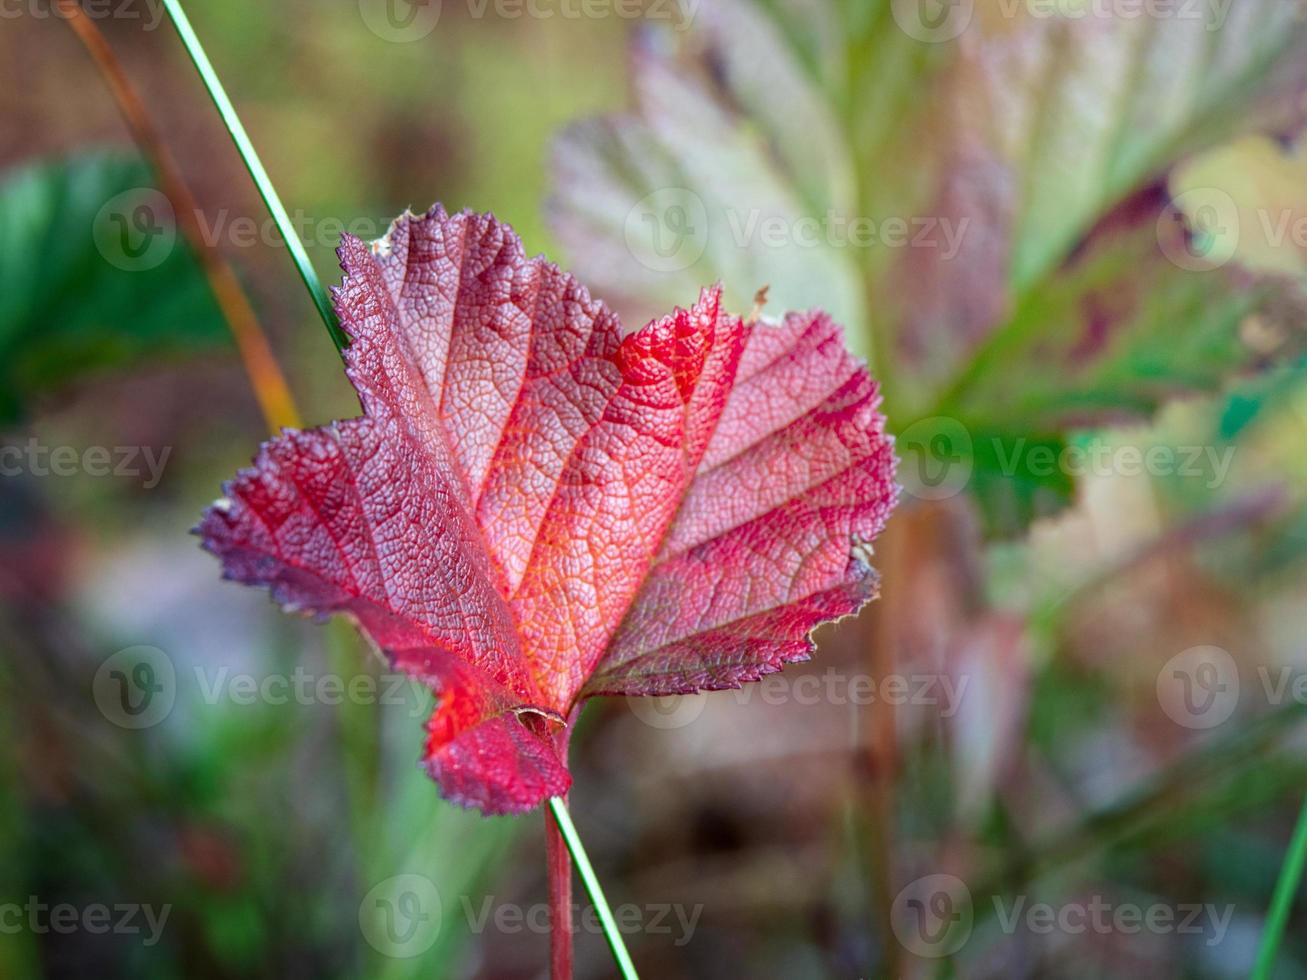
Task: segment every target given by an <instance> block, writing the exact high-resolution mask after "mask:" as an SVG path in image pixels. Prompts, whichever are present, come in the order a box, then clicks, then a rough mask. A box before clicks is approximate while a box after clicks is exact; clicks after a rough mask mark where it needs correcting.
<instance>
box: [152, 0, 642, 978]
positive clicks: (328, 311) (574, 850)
mask: <svg viewBox="0 0 1307 980" xmlns="http://www.w3.org/2000/svg"><path fill="white" fill-rule="evenodd" d="M163 3H164V8H165V9H166V10H167V11H168V16H169V17H170V18H172V22H173V26H174V27H175V28H177V33H178V35H179V36H180V37H181V39H182V44H184V45H185V47H186V51H187V53H188V54H189V55H190V57H191V61H192V62H193V63H194V64H195V70H196V71H198V72H199V74H200V78H201V79H202V80H203V81H204V86H205V88H206V89H208V92H209V96H210V98H212V99H213V104H214V106H215V107H217V109H218V113H219V115H221V116H222V121H223V123H224V124H225V125H226V127H227V131H228V132H229V133H230V134H231V138H232V142H234V143H235V144H236V149H237V150H238V151H239V152H240V155H241V159H242V160H244V162H245V169H246V170H248V171H249V173H250V177H251V178H252V179H253V180H254V184H255V186H256V187H257V188H258V190H259V195H260V196H261V197H262V198H263V201H264V203H265V204H266V205H267V206H268V210H269V212H271V214H272V217H273V220H274V221H276V223H277V227H278V229H279V230H280V231H281V234H282V237H283V238H285V240H286V246H287V247H288V248H289V249H290V253H291V257H292V258H293V259H294V260H295V266H296V268H297V269H298V270H299V274H300V279H302V280H303V282H304V285H305V287H306V288H307V289H308V291H309V295H310V296H312V297H313V303H314V305H315V306H316V307H317V308H318V313H319V314H321V316H322V322H323V323H325V324H326V326H327V332H328V333H330V334H331V339H332V340H333V341H334V342H335V344H336V348H337V350H343V349H344V346H345V335H344V333H343V332H342V331H341V329H340V324H339V323H337V321H336V315H335V313H334V312H333V311H332V308H331V302H330V300H329V299H328V298H327V292H326V290H325V289H323V288H322V283H321V281H320V280H319V279H318V275H317V273H316V272H315V271H314V270H313V265H312V264H311V263H310V262H309V256H308V253H307V252H305V250H304V243H303V242H301V241H300V239H299V236H298V235H296V234H295V230H294V229H293V228H292V227H291V224H290V217H289V216H288V215H287V214H286V209H285V208H284V207H283V206H282V203H281V198H280V197H278V196H277V191H276V188H274V187H273V186H272V180H271V178H269V177H268V172H267V171H266V170H264V169H263V164H262V163H261V162H260V161H259V155H258V153H256V152H255V150H254V145H253V144H252V143H251V142H250V138H249V135H248V134H247V133H246V132H245V127H244V126H243V125H241V121H240V118H239V117H238V116H237V115H236V109H235V108H234V107H233V106H232V104H231V100H230V99H228V98H227V93H226V90H224V89H223V87H222V82H221V81H219V80H218V75H217V73H216V72H215V71H214V69H213V65H212V63H211V62H210V61H209V58H208V55H206V54H205V53H204V47H203V46H202V45H201V44H200V39H199V38H198V37H197V36H196V34H195V30H194V29H193V28H192V27H191V23H190V21H189V20H187V18H186V14H185V13H184V12H183V11H182V8H181V4H180V3H179V2H178V0H163ZM549 808H550V810H551V811H552V812H553V815H554V821H555V823H556V826H557V828H558V831H559V833H560V834H561V835H562V838H563V842H564V843H565V844H566V845H567V850H568V853H570V854H571V855H572V860H573V861H574V862H575V863H576V869H577V873H578V874H580V876H581V883H582V884H583V885H584V886H585V890H586V893H587V894H588V895H589V896H590V900H591V901H592V902H594V905H595V909H596V911H597V912H598V914H599V921H600V923H601V924H602V926H603V930H604V936H605V938H606V939H607V940H608V946H609V948H610V949H612V951H613V958H614V959H615V960H616V961H617V966H618V969H619V970H620V971H621V974H622V976H623V977H624V978H626V980H639V977H638V974H637V973H636V972H635V966H634V964H633V963H632V962H631V956H630V954H629V953H628V952H627V951H626V943H625V942H624V941H623V940H622V934H621V932H619V931H618V928H617V922H616V920H615V919H614V918H613V912H612V909H610V908H609V907H608V900H607V899H606V898H605V897H604V890H603V888H601V887H600V885H599V878H598V877H597V876H596V875H595V872H594V868H593V867H592V866H591V864H590V859H589V857H588V856H587V855H586V853H585V847H584V846H583V845H582V843H581V837H580V835H579V834H577V832H576V826H575V825H574V824H573V823H572V817H571V815H570V814H569V813H568V812H567V804H566V803H564V802H563V800H562V799H560V798H559V797H553V798H552V799H550V801H549Z"/></svg>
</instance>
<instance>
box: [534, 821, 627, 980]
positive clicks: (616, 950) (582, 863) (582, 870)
mask: <svg viewBox="0 0 1307 980" xmlns="http://www.w3.org/2000/svg"><path fill="white" fill-rule="evenodd" d="M549 809H550V810H551V811H553V814H554V820H555V821H557V823H558V830H559V832H560V833H562V835H563V842H564V843H565V844H567V849H568V851H570V852H571V855H572V863H573V864H575V865H576V870H577V873H578V874H579V875H580V876H581V884H583V885H584V886H585V891H586V894H587V895H589V896H590V901H592V902H594V906H595V911H596V912H598V913H599V923H600V925H602V926H603V929H604V938H605V939H607V940H608V948H609V949H611V950H612V951H613V959H615V960H616V961H617V968H618V970H619V971H621V974H622V976H623V978H625V980H639V974H637V973H636V972H635V964H634V963H632V962H631V954H630V953H628V952H627V951H626V943H625V941H623V939H622V934H621V932H620V931H619V930H618V928H617V920H616V919H614V918H613V910H612V909H610V908H609V907H608V899H607V898H605V897H604V890H603V888H601V887H600V886H599V878H598V876H597V875H596V874H595V870H594V868H593V867H591V865H590V858H589V857H587V856H586V853H585V847H584V846H583V845H582V844H581V837H580V835H579V834H577V832H576V825H575V824H573V823H572V815H571V814H570V813H568V812H567V804H566V803H564V802H563V801H562V800H561V799H559V798H558V797H557V796H554V797H551V798H550V800H549Z"/></svg>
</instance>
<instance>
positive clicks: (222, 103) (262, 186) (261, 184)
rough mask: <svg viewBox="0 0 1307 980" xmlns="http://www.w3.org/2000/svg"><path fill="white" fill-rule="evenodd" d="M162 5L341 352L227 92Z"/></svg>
mask: <svg viewBox="0 0 1307 980" xmlns="http://www.w3.org/2000/svg"><path fill="white" fill-rule="evenodd" d="M163 5H164V8H165V9H166V10H167V11H168V16H169V17H170V18H172V24H173V27H175V28H176V29H177V34H178V35H179V36H180V37H181V39H182V44H183V45H185V47H186V53H187V54H189V55H190V56H191V61H192V62H193V63H194V64H195V70H196V71H197V72H199V74H200V79H201V80H202V81H203V82H204V87H205V88H206V89H208V91H209V97H210V98H211V99H213V104H214V106H216V107H217V109H218V114H219V115H220V116H222V121H223V124H224V125H225V126H226V127H227V132H228V133H230V134H231V138H232V142H233V143H235V144H236V149H237V150H239V151H240V155H241V159H242V160H244V161H245V169H246V170H248V171H249V172H250V177H251V178H252V179H253V180H254V186H255V187H257V188H258V191H259V196H260V197H262V198H263V203H264V204H266V205H267V206H268V211H269V212H270V213H271V214H272V219H273V221H275V222H276V223H277V228H278V230H279V231H280V232H281V237H282V238H284V239H285V241H286V247H287V248H288V249H289V250H290V255H291V258H292V259H293V260H294V261H295V267H296V269H298V270H299V274H300V278H301V279H302V280H303V281H304V286H305V288H307V289H308V291H309V295H310V296H312V297H313V305H314V306H316V307H317V308H318V314H319V315H320V316H321V317H322V322H323V323H325V324H326V325H327V332H328V333H329V334H331V339H332V342H333V343H335V345H336V349H337V350H343V349H344V348H345V342H346V341H345V334H344V332H343V331H342V330H341V329H340V324H339V323H337V322H336V314H335V312H334V311H333V310H332V308H331V300H330V299H329V298H328V297H327V291H326V290H325V289H323V288H322V282H321V280H319V279H318V274H317V273H316V272H315V271H314V270H313V264H312V263H311V262H310V261H309V255H308V252H306V251H305V250H304V243H303V242H302V241H300V237H299V235H298V234H296V232H295V229H294V228H292V227H291V223H290V216H289V215H288V214H286V209H285V207H283V206H282V203H281V198H280V197H278V196H277V191H276V189H275V188H274V187H273V186H272V180H271V179H270V178H269V177H268V172H267V171H266V170H264V169H263V163H262V162H261V161H260V160H259V155H258V153H256V152H255V150H254V144H253V143H251V142H250V137H249V134H247V133H246V132H245V127H244V126H242V125H241V121H240V118H239V117H238V116H237V115H236V109H235V107H233V106H232V104H231V100H230V99H229V98H227V92H226V90H225V89H224V88H223V87H222V82H221V81H219V80H218V74H217V72H215V71H214V70H213V64H212V63H211V62H210V61H209V56H208V55H207V54H205V53H204V46H203V45H201V44H200V39H199V38H198V37H197V36H196V34H195V30H194V28H192V27H191V22H190V21H189V20H188V19H187V18H186V14H185V12H183V10H182V8H181V3H180V2H179V0H163Z"/></svg>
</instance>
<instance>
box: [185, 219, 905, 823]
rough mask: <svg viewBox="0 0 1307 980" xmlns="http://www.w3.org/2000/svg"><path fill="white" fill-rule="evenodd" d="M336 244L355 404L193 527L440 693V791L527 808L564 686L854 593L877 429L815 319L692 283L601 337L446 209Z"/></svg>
mask: <svg viewBox="0 0 1307 980" xmlns="http://www.w3.org/2000/svg"><path fill="white" fill-rule="evenodd" d="M340 256H341V261H342V265H343V267H344V269H345V273H346V275H345V280H344V283H343V284H342V285H341V286H340V287H339V288H338V289H337V290H336V291H335V301H336V308H337V312H338V313H339V315H340V319H341V323H342V325H343V326H344V328H345V330H346V332H347V333H348V334H349V336H350V338H351V346H350V347H349V349H348V350H347V352H346V363H347V372H348V375H349V378H350V380H351V382H352V383H353V384H354V386H355V388H356V389H357V390H358V393H359V397H360V400H361V402H362V405H363V410H364V414H363V416H362V417H360V418H355V419H349V420H347V421H344V422H335V423H332V424H331V425H329V426H325V427H323V428H320V429H314V430H312V431H309V432H287V433H285V434H284V435H283V436H281V437H280V438H278V439H274V440H272V441H271V442H269V443H267V444H266V445H265V446H264V447H263V449H262V451H261V452H260V453H259V455H258V457H257V459H256V460H255V464H254V466H253V467H252V468H251V469H248V470H244V471H242V472H241V473H240V474H238V475H237V476H236V478H235V479H234V480H232V481H231V482H230V483H229V484H228V486H227V487H226V488H225V494H226V495H225V497H224V498H223V499H222V500H220V501H218V502H217V503H216V504H215V505H214V506H213V507H212V508H211V509H210V510H209V511H208V512H207V513H206V514H205V517H204V519H203V521H202V523H201V525H200V528H199V531H200V533H201V535H202V536H203V538H204V545H205V547H206V548H208V549H209V550H210V551H212V552H213V553H214V554H216V555H218V556H219V557H220V558H221V559H222V563H223V569H224V574H225V575H226V576H227V577H228V578H232V579H235V580H237V581H240V582H245V583H248V584H254V585H265V586H268V587H269V588H270V589H271V591H272V594H273V596H274V597H275V599H276V600H277V601H278V602H280V603H281V604H282V605H283V606H284V607H285V608H287V609H290V610H302V611H305V612H312V613H315V614H318V615H327V614H330V613H336V612H340V613H345V614H347V615H349V616H351V617H353V618H354V619H355V620H356V621H357V622H358V624H359V625H360V627H361V628H362V629H363V631H364V632H365V633H366V634H367V635H368V636H369V637H370V638H371V639H372V640H373V642H374V643H375V644H376V645H377V647H378V648H379V649H380V650H381V651H382V652H384V654H385V655H386V657H387V658H388V659H389V660H390V662H391V663H392V664H393V665H394V666H395V667H396V668H397V669H400V670H403V671H406V672H408V673H409V674H411V675H413V676H416V677H418V678H420V679H422V680H423V681H424V682H426V683H428V684H430V685H431V686H432V687H433V689H434V690H435V691H436V692H437V693H438V695H439V697H440V703H439V706H438V708H437V709H436V711H435V713H434V715H433V716H432V718H431V720H430V722H429V723H428V726H427V731H428V735H427V745H426V752H425V758H424V763H425V766H426V768H427V770H428V772H429V773H430V774H431V776H432V777H433V778H434V779H435V781H436V782H437V783H438V784H439V786H440V788H441V791H442V792H443V793H444V794H445V795H446V796H447V797H448V798H450V799H452V800H455V801H457V802H459V803H462V804H465V805H470V806H476V807H479V808H481V809H483V810H485V811H486V812H488V813H504V812H517V811H522V810H526V809H530V808H531V807H533V806H535V805H537V804H538V803H540V802H541V801H542V800H543V799H544V798H545V797H547V796H551V795H556V794H559V793H562V792H564V791H565V790H566V789H567V787H568V784H569V782H570V777H569V776H568V773H567V768H566V764H565V760H563V759H561V758H560V757H559V755H558V753H557V751H556V749H555V740H554V737H553V736H554V735H555V734H556V733H557V732H558V731H559V730H560V729H561V727H562V726H565V725H567V724H569V723H570V721H571V720H573V719H574V718H575V715H576V711H577V709H578V708H579V706H580V704H581V702H582V701H583V700H584V699H585V698H586V697H588V696H590V695H592V694H598V693H604V694H627V695H644V694H669V693H688V692H691V691H697V690H705V689H719V688H724V687H735V686H738V685H739V684H740V683H742V682H744V681H748V680H754V679H756V678H758V677H760V676H762V675H764V674H767V673H770V672H773V671H776V670H779V669H780V668H781V666H782V665H783V664H785V663H787V662H789V661H793V660H799V659H804V658H806V657H807V656H808V654H809V653H810V651H811V649H812V643H811V641H810V640H809V639H808V634H809V633H810V631H811V630H812V629H813V628H814V627H815V626H817V625H818V624H819V623H822V622H824V621H827V620H830V619H834V618H837V617H840V616H844V615H847V614H850V613H853V612H855V611H857V609H858V608H859V607H861V606H862V604H863V603H864V602H866V601H867V600H868V599H869V598H870V597H872V596H873V595H874V594H875V591H876V575H875V572H874V571H873V570H872V569H871V567H870V566H869V565H868V564H867V561H866V557H867V553H868V551H869V547H868V546H869V542H870V541H871V539H872V538H873V537H874V536H875V535H876V533H877V532H878V531H879V530H880V529H881V527H882V525H883V524H884V522H885V520H886V518H887V517H888V515H889V512H890V509H891V508H892V506H893V503H894V499H895V488H894V485H893V465H894V464H893V453H892V445H891V440H890V439H889V438H888V437H887V436H886V435H885V434H884V420H883V418H882V417H881V416H880V414H879V413H878V411H877V404H878V401H879V397H878V394H877V389H876V385H875V383H874V382H873V381H872V380H871V378H870V376H869V375H868V374H867V371H866V369H865V368H864V367H862V366H861V365H860V364H858V363H857V362H855V361H854V360H853V359H852V358H851V357H850V356H849V354H848V353H847V352H846V350H845V347H844V343H843V340H842V337H841V335H840V331H839V328H838V327H836V326H835V325H834V324H833V323H832V322H831V321H830V319H829V318H828V317H827V316H825V315H824V314H822V313H805V314H797V313H792V314H790V315H788V316H787V317H786V318H785V319H784V321H783V322H782V323H781V324H779V325H771V324H766V323H762V324H757V325H746V324H744V323H742V322H741V320H740V319H739V317H736V316H733V315H730V314H728V313H726V312H725V311H724V310H722V309H721V308H720V290H719V289H717V288H714V289H706V290H704V291H703V293H702V294H701V295H700V297H699V301H698V302H697V303H696V304H695V305H694V306H693V307H692V308H691V309H690V310H688V311H687V310H680V309H678V310H676V311H675V312H673V313H672V314H671V315H670V316H667V317H664V318H663V319H661V320H657V321H654V322H652V323H650V324H649V325H647V326H646V327H644V328H643V329H642V330H640V331H638V332H636V333H634V334H631V335H629V336H626V337H625V338H623V336H622V333H621V329H620V327H619V324H618V322H617V320H616V318H615V317H614V316H613V314H612V313H610V312H609V311H608V310H607V309H606V308H605V307H604V306H603V304H601V303H598V302H596V301H594V300H592V299H591V298H590V296H589V294H588V293H587V292H586V290H585V289H584V288H583V287H582V286H580V285H579V284H578V283H577V282H576V281H575V280H574V279H572V278H571V277H570V276H568V275H566V274H565V273H563V272H561V271H560V270H559V269H558V268H557V267H556V266H554V265H552V264H551V263H549V262H547V261H545V260H544V259H543V258H541V257H536V258H533V259H527V258H526V256H525V255H524V253H523V250H522V245H521V242H520V241H519V240H518V238H517V236H516V235H515V234H514V233H513V231H512V229H511V228H509V227H508V226H507V225H504V224H501V223H499V222H498V221H496V220H495V219H494V218H493V217H489V216H485V215H476V214H470V213H464V214H460V215H455V216H452V217H450V216H447V215H446V214H445V213H444V212H443V211H442V210H440V209H439V208H436V209H434V210H432V211H431V212H430V213H429V214H427V215H426V216H424V217H421V218H418V217H413V216H411V215H406V216H405V217H403V218H401V219H400V220H399V221H397V222H396V223H395V225H394V226H393V227H392V229H391V231H390V233H389V234H388V235H387V237H386V238H385V239H383V240H382V241H380V242H377V243H374V244H373V245H372V246H368V245H366V244H364V243H363V242H360V241H358V240H357V239H353V238H346V240H345V242H344V244H343V245H342V247H341V249H340Z"/></svg>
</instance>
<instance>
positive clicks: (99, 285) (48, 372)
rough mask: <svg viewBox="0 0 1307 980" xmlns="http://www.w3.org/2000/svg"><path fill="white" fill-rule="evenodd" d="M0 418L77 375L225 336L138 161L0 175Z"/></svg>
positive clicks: (80, 161) (104, 157)
mask: <svg viewBox="0 0 1307 980" xmlns="http://www.w3.org/2000/svg"><path fill="white" fill-rule="evenodd" d="M0 250H2V251H3V254H4V256H5V261H4V263H3V265H2V266H0V365H2V366H0V421H6V420H12V419H14V418H16V417H18V416H19V415H21V414H22V412H23V410H24V408H25V407H26V406H27V405H28V403H29V402H30V401H31V400H32V399H33V398H35V397H36V396H38V395H40V394H43V393H45V392H47V391H50V390H52V389H55V388H57V387H58V386H60V385H63V384H65V383H67V382H70V381H72V380H74V379H76V378H77V377H78V376H81V375H84V374H86V373H89V372H95V371H102V370H107V369H111V368H122V367H126V366H128V365H130V364H132V363H135V362H137V361H139V360H142V359H145V358H149V357H154V356H162V355H165V354H177V353H180V352H186V351H193V350H197V349H201V348H204V347H208V346H212V345H214V344H219V343H224V342H225V341H226V337H227V334H226V327H225V325H224V322H223V320H222V317H221V314H220V313H219V311H218V308H217V305H216V304H215V302H214V300H213V298H212V295H211V293H210V292H209V287H208V283H207V282H206V281H205V278H204V276H203V274H202V272H201V270H200V268H199V266H198V265H197V263H196V261H195V259H194V258H193V257H192V255H191V253H190V251H189V249H188V248H187V246H186V243H185V241H184V239H182V238H181V236H180V235H179V233H178V232H177V229H176V225H175V222H174V219H173V213H172V208H171V205H170V204H169V203H168V200H167V198H165V197H164V196H163V195H162V194H160V193H159V192H158V191H157V190H155V189H154V187H153V182H152V177H151V175H150V171H149V169H148V168H147V167H146V166H145V164H144V163H143V162H141V161H139V160H137V159H133V158H131V157H125V156H117V155H111V154H95V155H88V156H78V157H72V158H68V159H66V160H59V161H54V162H49V163H40V164H33V165H28V166H24V167H22V168H19V169H17V170H14V171H11V172H10V173H8V174H7V175H5V177H4V179H3V183H0Z"/></svg>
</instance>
